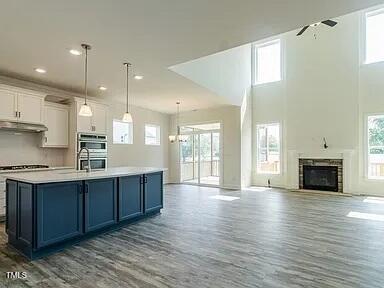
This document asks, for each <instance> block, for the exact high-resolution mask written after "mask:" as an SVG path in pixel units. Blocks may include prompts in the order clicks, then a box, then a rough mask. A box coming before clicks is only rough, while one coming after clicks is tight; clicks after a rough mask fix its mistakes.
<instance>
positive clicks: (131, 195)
mask: <svg viewBox="0 0 384 288" xmlns="http://www.w3.org/2000/svg"><path fill="white" fill-rule="evenodd" d="M142 178H143V177H142V176H141V175H135V176H128V177H121V178H119V221H123V220H127V219H131V218H134V217H137V216H140V215H143V189H142Z"/></svg>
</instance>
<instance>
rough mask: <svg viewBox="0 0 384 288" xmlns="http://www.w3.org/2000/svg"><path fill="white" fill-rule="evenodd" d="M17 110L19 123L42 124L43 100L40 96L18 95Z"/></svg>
mask: <svg viewBox="0 0 384 288" xmlns="http://www.w3.org/2000/svg"><path fill="white" fill-rule="evenodd" d="M17 107H18V108H17V110H18V116H19V121H20V122H28V123H42V122H43V121H42V120H43V119H42V114H43V107H44V99H43V98H42V97H40V96H34V95H31V94H23V93H19V94H18V96H17Z"/></svg>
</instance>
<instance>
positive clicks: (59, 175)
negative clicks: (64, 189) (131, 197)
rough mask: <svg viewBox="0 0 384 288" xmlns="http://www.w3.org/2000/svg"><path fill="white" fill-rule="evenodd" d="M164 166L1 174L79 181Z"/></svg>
mask: <svg viewBox="0 0 384 288" xmlns="http://www.w3.org/2000/svg"><path fill="white" fill-rule="evenodd" d="M166 170H167V169H166V168H154V167H115V168H107V169H105V170H95V171H91V172H89V173H87V172H84V171H77V170H74V169H70V170H69V169H67V170H58V169H56V170H45V171H31V172H21V173H9V174H4V175H2V176H3V177H5V178H7V179H10V180H16V181H21V182H26V183H31V184H41V183H54V182H68V181H81V180H91V179H101V178H114V177H122V176H132V175H141V174H149V173H155V172H160V171H166Z"/></svg>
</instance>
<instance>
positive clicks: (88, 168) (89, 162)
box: [77, 147, 91, 172]
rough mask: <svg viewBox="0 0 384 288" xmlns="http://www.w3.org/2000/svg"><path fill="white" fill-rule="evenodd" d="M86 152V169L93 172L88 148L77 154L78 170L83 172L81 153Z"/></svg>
mask: <svg viewBox="0 0 384 288" xmlns="http://www.w3.org/2000/svg"><path fill="white" fill-rule="evenodd" d="M83 150H85V151H87V166H85V167H84V169H85V171H86V172H91V159H90V154H89V149H88V148H87V147H83V148H81V149H80V151H79V152H78V153H77V163H79V167H78V169H79V170H81V163H80V162H79V159H80V155H81V152H82V151H83Z"/></svg>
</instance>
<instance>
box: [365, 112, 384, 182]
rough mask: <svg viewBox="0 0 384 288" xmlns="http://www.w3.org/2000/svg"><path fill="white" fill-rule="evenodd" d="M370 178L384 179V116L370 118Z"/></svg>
mask: <svg viewBox="0 0 384 288" xmlns="http://www.w3.org/2000/svg"><path fill="white" fill-rule="evenodd" d="M368 178H370V179H384V115H375V116H368Z"/></svg>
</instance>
